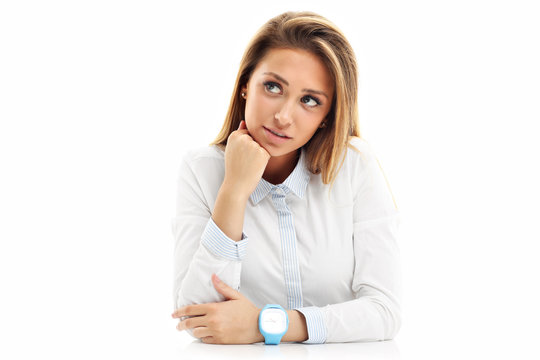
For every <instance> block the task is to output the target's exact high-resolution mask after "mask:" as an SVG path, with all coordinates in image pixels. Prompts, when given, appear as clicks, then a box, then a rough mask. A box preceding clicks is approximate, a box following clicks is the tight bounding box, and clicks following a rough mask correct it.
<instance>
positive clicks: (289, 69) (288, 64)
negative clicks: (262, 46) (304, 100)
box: [254, 49, 334, 92]
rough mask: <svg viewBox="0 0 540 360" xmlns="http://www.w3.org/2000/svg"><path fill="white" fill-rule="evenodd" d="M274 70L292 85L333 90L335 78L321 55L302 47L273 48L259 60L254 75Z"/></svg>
mask: <svg viewBox="0 0 540 360" xmlns="http://www.w3.org/2000/svg"><path fill="white" fill-rule="evenodd" d="M265 72H273V73H276V74H278V75H280V76H281V77H283V78H284V79H285V80H287V81H288V82H289V85H290V86H291V87H293V86H299V87H302V88H310V89H317V90H322V91H327V92H332V91H333V89H334V80H333V78H332V76H331V75H330V72H329V71H328V69H327V68H326V65H325V64H324V63H323V61H322V60H321V59H319V57H317V56H316V55H314V54H312V53H311V52H309V51H306V50H301V49H271V50H269V51H268V52H267V53H266V55H265V56H264V57H263V58H262V59H261V60H260V61H259V63H258V64H257V66H256V67H255V70H254V75H256V76H262V75H263V74H264V73H265Z"/></svg>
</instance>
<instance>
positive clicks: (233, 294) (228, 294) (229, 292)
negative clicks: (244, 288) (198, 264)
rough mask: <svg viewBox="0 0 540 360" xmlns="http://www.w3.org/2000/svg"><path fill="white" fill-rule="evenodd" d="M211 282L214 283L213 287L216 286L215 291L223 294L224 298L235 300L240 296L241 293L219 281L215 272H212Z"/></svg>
mask: <svg viewBox="0 0 540 360" xmlns="http://www.w3.org/2000/svg"><path fill="white" fill-rule="evenodd" d="M212 282H213V283H214V287H215V288H216V290H217V292H218V293H220V294H221V295H223V296H225V298H226V299H228V300H236V299H240V298H241V297H242V294H240V293H239V292H238V291H236V290H234V289H233V288H232V287H230V286H229V285H227V284H225V283H224V282H223V281H221V280H220V278H219V277H218V276H217V275H216V274H212Z"/></svg>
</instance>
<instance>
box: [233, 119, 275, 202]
mask: <svg viewBox="0 0 540 360" xmlns="http://www.w3.org/2000/svg"><path fill="white" fill-rule="evenodd" d="M268 160H270V154H269V153H268V151H266V149H264V148H263V147H262V146H260V145H259V144H258V143H257V142H256V141H255V140H253V138H252V137H251V135H249V132H248V130H247V127H246V122H245V121H244V120H242V121H240V126H239V127H238V130H235V131H233V132H232V133H231V134H230V135H229V137H228V139H227V146H226V148H225V179H224V180H223V184H224V185H225V186H226V187H227V189H228V190H230V191H234V193H235V194H239V195H244V196H245V197H246V198H248V197H249V195H251V193H252V192H253V191H254V190H255V188H256V187H257V184H258V183H259V181H260V180H261V177H262V176H263V173H264V170H265V169H266V165H267V164H268Z"/></svg>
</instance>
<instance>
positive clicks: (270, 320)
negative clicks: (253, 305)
mask: <svg viewBox="0 0 540 360" xmlns="http://www.w3.org/2000/svg"><path fill="white" fill-rule="evenodd" d="M285 315H286V314H285V312H284V311H283V310H280V309H266V310H264V311H263V312H262V313H261V327H262V328H263V330H264V331H266V332H267V333H270V334H281V333H283V332H285V330H286V329H287V317H286V316H285Z"/></svg>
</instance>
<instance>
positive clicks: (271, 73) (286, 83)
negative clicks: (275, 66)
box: [263, 71, 329, 100]
mask: <svg viewBox="0 0 540 360" xmlns="http://www.w3.org/2000/svg"><path fill="white" fill-rule="evenodd" d="M263 75H272V76H274V77H275V78H276V79H278V80H279V81H281V82H283V83H284V84H285V85H287V86H289V82H288V81H287V80H285V79H284V78H282V77H281V76H279V75H278V74H276V73H275V72H271V71H268V72H265V73H263ZM302 91H304V92H311V93H314V94H320V95H323V96H325V97H326V99H327V100H328V99H329V97H328V95H326V94H325V93H324V91H320V90H313V89H302Z"/></svg>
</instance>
